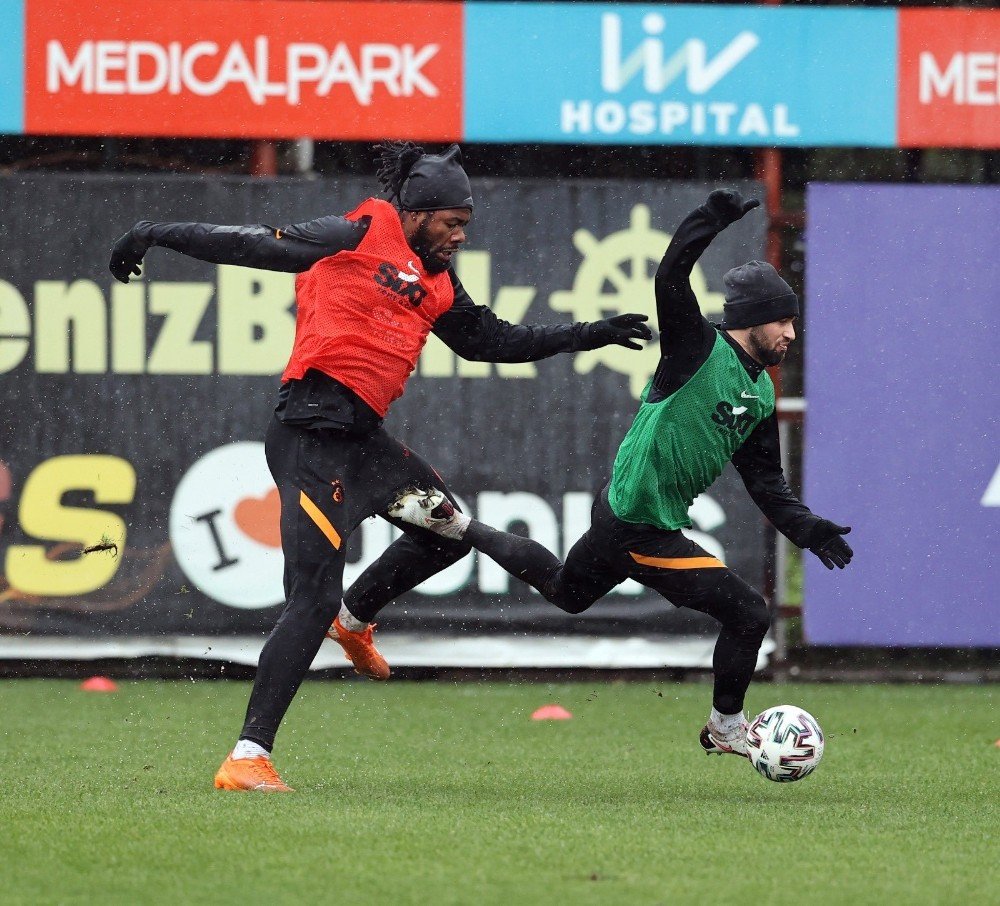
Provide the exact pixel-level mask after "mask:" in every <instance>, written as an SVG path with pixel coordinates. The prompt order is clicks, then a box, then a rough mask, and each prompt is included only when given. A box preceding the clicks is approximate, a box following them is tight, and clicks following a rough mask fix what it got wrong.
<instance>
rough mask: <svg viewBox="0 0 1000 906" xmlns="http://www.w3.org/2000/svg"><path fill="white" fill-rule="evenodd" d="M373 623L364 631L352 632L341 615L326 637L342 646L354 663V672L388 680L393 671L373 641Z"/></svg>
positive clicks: (375, 678) (370, 677)
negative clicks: (346, 627)
mask: <svg viewBox="0 0 1000 906" xmlns="http://www.w3.org/2000/svg"><path fill="white" fill-rule="evenodd" d="M374 628H375V624H374V623H371V624H370V625H369V626H367V627H366V628H365V630H364V631H363V632H351V630H349V629H345V628H344V624H343V623H341V622H340V617H336V618H335V619H334V621H333V625H332V626H331V627H330V628H329V629H328V630H327V631H326V637H327V638H328V639H333V640H334V641H335V642H336V643H337V644H338V645H340V647H341V648H343V649H344V654H345V655H346V657H347V659H348V660H349V661H350V662H351V663H352V664H354V672H355V673H357V674H359V675H361V676H367V677H368V678H369V679H374V680H387V679H389V675H390V673H391V671H390V670H389V665H388V663H386V660H385V658H384V657H382V655H381V654H379V653H378V650H377V649H376V648H375V643H374V642H373V641H372V630H373V629H374Z"/></svg>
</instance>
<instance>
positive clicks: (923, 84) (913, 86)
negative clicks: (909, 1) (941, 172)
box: [899, 9, 1000, 148]
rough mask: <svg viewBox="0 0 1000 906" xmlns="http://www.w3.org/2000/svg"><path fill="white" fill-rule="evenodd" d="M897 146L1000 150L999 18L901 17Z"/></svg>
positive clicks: (930, 13) (919, 12) (982, 14)
mask: <svg viewBox="0 0 1000 906" xmlns="http://www.w3.org/2000/svg"><path fill="white" fill-rule="evenodd" d="M899 146H900V147H903V148H915V147H929V146H938V147H945V148H948V147H953V148H954V147H958V148H1000V12H998V11H995V10H954V9H947V10H924V9H904V10H900V12H899Z"/></svg>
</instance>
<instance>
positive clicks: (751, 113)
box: [736, 104, 769, 135]
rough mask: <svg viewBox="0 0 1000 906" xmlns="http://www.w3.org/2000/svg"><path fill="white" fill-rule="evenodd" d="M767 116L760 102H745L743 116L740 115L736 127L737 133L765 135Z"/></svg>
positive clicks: (766, 132) (766, 131)
mask: <svg viewBox="0 0 1000 906" xmlns="http://www.w3.org/2000/svg"><path fill="white" fill-rule="evenodd" d="M768 131H769V130H768V127H767V117H765V116H764V111H763V110H762V109H761V106H760V104H747V106H746V110H744V111H743V116H741V117H740V124H739V126H737V128H736V134H737V135H767V134H768Z"/></svg>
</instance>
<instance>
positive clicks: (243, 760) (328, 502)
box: [216, 419, 363, 791]
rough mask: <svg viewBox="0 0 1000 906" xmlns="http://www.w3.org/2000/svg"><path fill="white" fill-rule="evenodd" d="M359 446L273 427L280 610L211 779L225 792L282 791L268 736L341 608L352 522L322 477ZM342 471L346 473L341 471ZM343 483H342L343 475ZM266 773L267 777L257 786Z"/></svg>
mask: <svg viewBox="0 0 1000 906" xmlns="http://www.w3.org/2000/svg"><path fill="white" fill-rule="evenodd" d="M362 446H363V445H362V444H361V443H359V442H358V441H353V440H348V439H344V438H339V439H336V440H335V441H333V442H331V435H330V433H329V432H318V431H310V430H308V429H305V428H297V427H289V426H287V425H283V424H281V423H280V422H279V421H278V420H277V419H275V420H273V421H272V422H271V425H270V427H269V428H268V432H267V437H266V440H265V452H266V455H267V461H268V466H269V468H270V469H271V474H272V476H273V478H274V480H275V483H276V484H277V486H278V490H279V492H280V494H281V545H282V550H283V552H284V556H285V599H286V600H285V606H284V609H283V610H282V612H281V616H280V617H279V618H278V621H277V623H276V624H275V626H274V629H273V630H272V631H271V634H270V635H269V636H268V639H267V641H266V642H265V644H264V647H263V649H262V651H261V654H260V660H259V662H258V666H257V674H256V677H255V679H254V685H253V691H252V692H251V694H250V702H249V705H248V706H247V714H246V720H245V723H244V725H243V730H242V732H241V733H240V739H239V742H238V743H237V746H236V748H235V749H234V750H233V752H232V753H231V755H230V757H229V758H228V759H226V761H225V762H224V763H223V766H222V768H220V770H219V773H218V774H217V776H216V786H217V787H221V788H225V789H256V790H276V791H284V789H287V787H285V786H284V784H282V783H281V781H280V778H278V776H277V774H276V773H274V769H273V767H271V766H270V752H271V749H272V747H273V746H274V737H275V734H276V733H277V731H278V726H279V724H280V723H281V720H282V718H283V717H284V716H285V712H286V711H287V710H288V706H289V705H290V704H291V702H292V699H293V698H294V697H295V693H296V692H297V691H298V688H299V685H300V684H301V683H302V680H303V679H304V678H305V675H306V673H307V671H308V670H309V665H310V664H311V663H312V661H313V658H315V656H316V653H317V651H318V650H319V646H320V645H321V644H322V642H323V637H324V634H325V632H326V629H327V627H328V626H329V625H330V621H331V620H332V619H333V618H334V616H335V615H336V613H337V608H338V607H339V606H340V599H341V590H342V581H343V570H344V562H345V551H344V543H345V541H346V539H347V537H348V535H349V534H350V529H351V528H352V521H353V519H352V516H351V515H350V513H349V512H348V511H347V510H346V508H344V507H343V506H342V505H341V504H340V503H338V502H337V500H336V499H335V493H336V490H335V488H334V487H332V486H331V483H330V482H329V481H328V480H327V476H328V475H345V472H347V469H349V466H350V464H349V462H346V461H347V460H350V459H351V458H352V457H353V456H355V455H356V453H357V450H358V449H360V448H361V447H362ZM345 465H346V466H347V468H344V467H343V466H345ZM343 480H344V481H348V477H347V475H345V478H344V479H343ZM268 769H269V771H270V773H271V774H273V777H265V778H264V779H263V780H260V782H258V780H259V779H260V778H258V776H257V775H261V774H262V773H267V771H268Z"/></svg>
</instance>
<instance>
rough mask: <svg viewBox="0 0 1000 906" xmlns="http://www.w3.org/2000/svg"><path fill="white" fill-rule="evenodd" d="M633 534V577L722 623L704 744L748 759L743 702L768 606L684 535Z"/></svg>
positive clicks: (627, 544) (626, 542) (628, 543)
mask: <svg viewBox="0 0 1000 906" xmlns="http://www.w3.org/2000/svg"><path fill="white" fill-rule="evenodd" d="M633 535H634V536H633V537H632V538H620V539H619V542H620V543H621V544H622V545H623V551H622V552H623V555H624V556H627V557H628V560H629V561H631V562H630V564H629V576H630V578H633V579H635V580H636V581H637V582H640V583H642V584H643V585H645V586H646V587H647V588H651V589H653V590H654V591H658V592H659V593H660V594H662V595H663V596H664V597H665V598H666V599H667V600H668V601H670V602H671V603H672V604H674V605H676V606H677V607H690V608H691V609H692V610H697V611H700V612H701V613H706V614H708V615H709V616H711V617H714V618H715V619H716V620H718V621H719V623H720V624H721V627H722V628H721V630H720V632H719V638H718V640H717V641H716V643H715V651H714V653H713V656H712V669H713V671H714V674H715V686H714V689H713V693H712V714H711V716H710V718H709V722H708V724H707V725H706V727H705V728H704V729H703V730H702V735H701V743H702V746H703V747H704V748H705V750H706V751H707V752H709V753H719V754H722V753H733V754H737V755H743V754H745V752H746V719H745V718H744V716H743V701H744V697H745V695H746V691H747V688H748V687H749V685H750V681H751V680H752V679H753V672H754V669H755V668H756V666H757V655H758V652H759V651H760V645H761V642H763V640H764V636H765V635H766V634H767V630H768V627H769V626H770V615H769V614H768V609H767V602H766V601H765V600H764V598H763V596H762V595H761V594H760V593H759V592H758V591H756V589H754V588H752V587H751V586H750V585H748V584H747V583H746V582H744V581H743V579H741V578H740V577H739V576H738V575H736V573H734V572H732V570H730V569H727V568H726V566H725V564H723V563H722V561H720V560H718V559H716V558H715V557H712V556H711V555H710V554H708V553H707V552H706V551H705V550H704V549H702V548H701V547H699V546H698V545H697V544H695V543H694V542H693V541H691V540H690V539H689V538H687V537H686V536H685V535H684V534H683V533H682V532H679V531H675V532H662V531H657V530H650V529H646V530H645V531H643V532H634V533H633ZM643 535H645V537H643Z"/></svg>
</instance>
